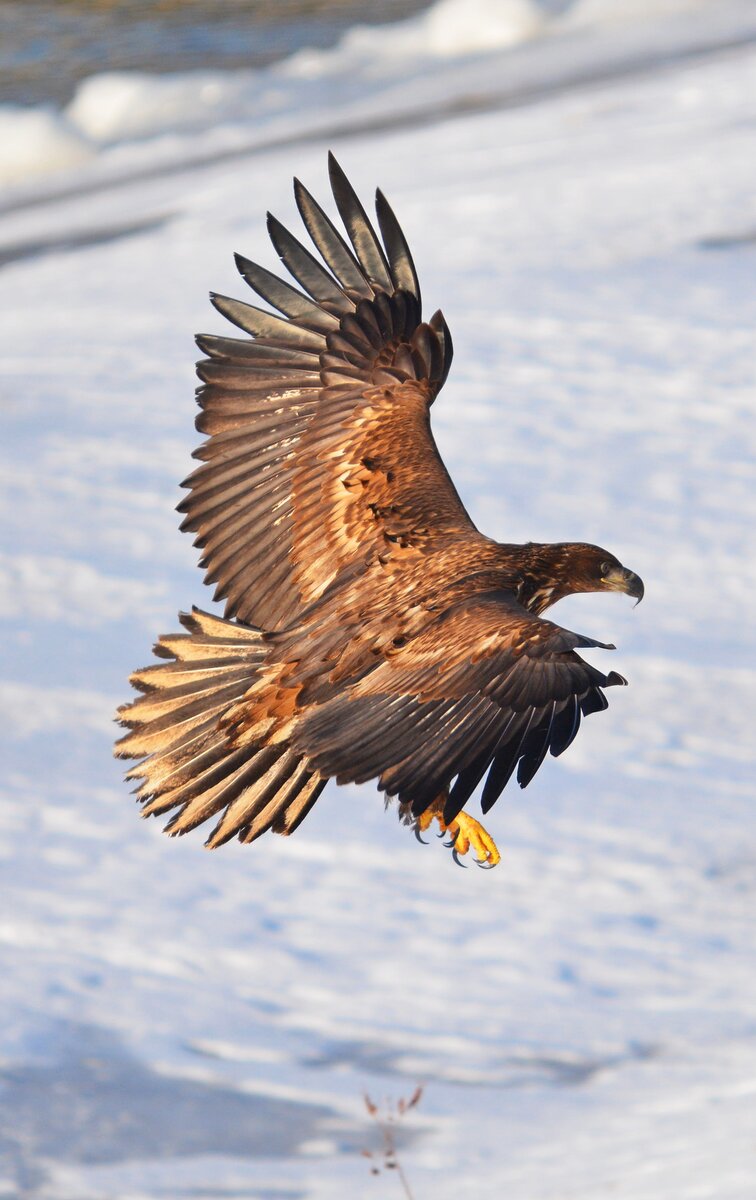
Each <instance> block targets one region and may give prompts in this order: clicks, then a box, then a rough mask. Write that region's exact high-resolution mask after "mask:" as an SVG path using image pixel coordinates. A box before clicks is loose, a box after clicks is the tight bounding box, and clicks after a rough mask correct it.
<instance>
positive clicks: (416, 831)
mask: <svg viewBox="0 0 756 1200" xmlns="http://www.w3.org/2000/svg"><path fill="white" fill-rule="evenodd" d="M412 832H413V833H414V835H415V837H416V838H417V840H418V842H419V843H420V845H421V846H427V845H428V843H427V842H426V840H425V838H421V837H420V830H419V829H418V827H417V825H416V826H415V828H414V829H413V831H412Z"/></svg>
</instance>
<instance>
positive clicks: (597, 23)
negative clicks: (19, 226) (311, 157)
mask: <svg viewBox="0 0 756 1200" xmlns="http://www.w3.org/2000/svg"><path fill="white" fill-rule="evenodd" d="M733 3H735V4H736V5H737V0H727V2H725V3H724V4H722V3H720V4H715V3H714V0H653V2H652V0H638V3H635V0H580V2H578V3H572V4H571V3H569V0H567V2H566V3H564V2H561V3H560V2H555V0H551V2H547V0H541V3H536V2H535V0H437V3H435V4H434V5H432V6H431V7H430V8H429V9H427V10H426V11H425V12H422V13H420V14H418V15H416V16H414V17H411V18H409V19H407V20H404V21H400V22H396V23H394V24H390V25H385V26H380V27H368V26H355V27H353V28H352V29H350V30H348V31H347V32H346V33H345V34H344V36H343V37H342V38H341V40H340V41H339V43H338V44H337V45H336V46H335V47H333V48H332V49H329V50H315V49H304V50H300V51H298V52H297V53H295V54H293V55H292V56H291V57H290V58H288V59H286V60H284V61H282V62H280V63H276V64H274V65H273V66H271V67H268V68H265V69H263V70H257V71H255V70H242V71H192V72H185V73H179V74H174V75H166V76H162V75H150V74H146V73H143V72H138V71H133V72H105V73H101V74H97V75H94V76H92V77H90V78H89V79H85V80H84V81H83V82H82V83H81V84H80V85H79V87H78V89H77V91H76V94H75V95H74V97H73V99H72V101H71V102H70V104H69V105H68V106H67V108H66V109H65V111H64V112H62V113H55V112H53V111H52V110H51V109H49V108H39V109H35V110H21V109H19V108H17V107H15V108H14V107H11V106H6V107H5V108H3V107H0V134H2V136H0V186H3V185H5V186H8V185H15V184H18V183H19V182H22V181H23V180H25V179H30V178H33V177H34V176H40V175H44V174H49V173H52V172H60V171H61V170H66V169H67V170H72V169H76V168H79V167H80V166H81V165H82V164H83V163H85V162H87V161H89V160H90V159H92V157H93V156H94V157H97V159H98V161H101V160H105V161H107V162H108V163H110V162H112V155H113V151H114V150H117V148H118V147H119V146H123V145H124V144H127V145H128V144H130V143H133V142H135V141H140V140H141V141H143V142H144V141H145V140H149V139H152V141H153V143H154V144H153V145H151V146H150V147H149V148H146V147H143V148H142V158H141V159H140V163H141V164H142V165H144V162H145V161H149V162H162V161H165V156H166V155H171V156H172V157H174V158H175V157H176V155H178V156H179V157H181V156H182V155H183V156H184V157H191V156H193V155H196V153H197V151H198V145H197V142H196V137H197V135H198V134H201V135H202V136H203V138H204V139H205V142H203V143H202V145H203V146H206V147H207V148H208V149H209V150H210V152H212V148H213V147H214V148H216V149H217V148H218V147H219V146H222V147H223V148H224V149H228V148H229V146H230V145H234V144H235V145H237V146H238V145H240V144H241V142H242V141H244V142H245V144H249V143H250V142H252V143H253V144H255V145H257V144H260V143H262V142H264V141H266V140H267V141H268V142H270V141H274V140H276V139H282V138H285V137H288V138H291V137H292V136H301V135H303V134H306V133H308V132H309V133H312V132H314V131H322V130H324V129H325V128H326V126H327V125H328V123H330V127H331V128H333V127H334V126H339V127H341V126H342V125H343V123H344V120H345V118H346V119H348V120H352V121H353V122H357V123H359V122H360V121H363V122H364V121H365V120H366V119H373V120H374V119H375V118H376V117H384V118H385V117H386V116H387V115H391V114H396V113H404V112H406V111H407V110H408V109H410V110H411V109H412V108H413V107H414V108H415V109H416V108H418V106H424V107H425V108H426V109H427V108H429V107H432V106H433V105H434V104H435V105H447V106H448V105H449V104H452V103H454V101H455V100H459V101H461V102H463V101H464V100H465V99H466V98H467V97H469V95H470V94H471V93H472V94H475V93H476V91H477V89H481V88H482V89H483V90H484V91H485V92H486V93H491V92H492V91H496V89H497V88H498V89H499V90H501V89H502V88H505V89H506V90H507V92H513V93H517V91H518V89H519V90H523V89H525V90H528V89H529V88H532V84H533V81H534V77H537V78H540V80H541V81H542V82H543V81H545V79H546V77H547V76H548V73H549V72H548V69H547V68H548V67H549V63H548V61H543V62H541V61H539V62H530V61H526V62H523V63H519V64H515V63H514V61H513V59H512V57H511V56H512V52H513V50H515V49H516V48H517V47H518V46H519V47H523V48H526V47H527V45H538V44H541V43H543V44H544V48H545V49H546V48H547V46H548V43H549V42H551V41H552V40H554V39H555V38H556V40H557V41H558V40H559V35H560V34H564V35H566V36H567V37H568V38H570V45H568V46H567V47H566V49H567V51H568V54H567V58H566V59H565V56H564V53H563V54H562V55H561V60H560V61H561V67H560V70H561V71H562V72H564V70H565V64H566V69H567V70H568V72H569V71H570V70H571V71H572V72H573V73H574V72H575V71H576V70H577V72H578V74H580V73H582V74H583V75H585V74H589V75H590V74H591V73H592V72H593V71H595V70H596V68H597V67H598V66H599V64H600V62H601V60H602V56H603V57H606V55H607V54H608V55H609V57H610V58H611V59H615V58H616V57H617V54H618V53H621V51H622V42H623V41H624V42H625V51H626V52H629V51H630V50H631V49H632V43H633V38H631V37H629V34H628V31H629V29H630V28H631V27H632V28H633V29H636V28H640V27H642V26H643V23H644V22H645V23H646V24H648V22H649V21H651V23H652V24H653V21H659V20H663V19H664V17H665V14H666V15H668V14H670V13H671V14H675V13H679V12H680V11H681V10H684V11H685V12H688V11H693V10H694V9H695V10H698V11H700V12H703V11H704V10H706V11H707V12H708V13H710V14H714V13H720V14H721V13H722V11H723V10H725V11H729V9H731V8H732V7H733ZM739 7H740V8H741V9H742V8H743V0H740V5H739ZM652 18H653V20H651V19H652ZM576 25H577V26H583V27H584V28H585V27H590V30H591V33H592V34H595V32H596V30H597V29H598V30H601V29H604V30H608V31H609V36H610V38H611V37H612V36H613V37H614V42H615V44H614V45H613V46H606V45H597V46H596V47H593V48H591V51H590V53H587V52H586V46H585V45H583V46H578V45H575V44H574V34H575V27H576ZM618 26H619V28H620V31H621V33H620V34H619V35H618V34H617V27H618ZM612 30H614V33H613V34H612V32H611V31H612ZM676 36H677V35H676ZM633 37H636V38H637V34H634V35H633ZM157 139H162V141H161V142H159V141H158V140H157ZM109 156H110V157H109ZM128 161H129V163H130V165H132V166H133V165H134V162H135V160H134V155H133V153H132V154H131V155H130V157H129V159H128Z"/></svg>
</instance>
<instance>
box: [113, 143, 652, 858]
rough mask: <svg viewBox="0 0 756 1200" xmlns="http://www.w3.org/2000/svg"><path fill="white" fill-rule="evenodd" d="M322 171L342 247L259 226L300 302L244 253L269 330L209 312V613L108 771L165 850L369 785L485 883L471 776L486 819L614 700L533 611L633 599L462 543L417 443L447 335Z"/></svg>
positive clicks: (552, 556) (167, 655) (447, 487)
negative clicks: (224, 327) (118, 774)
mask: <svg viewBox="0 0 756 1200" xmlns="http://www.w3.org/2000/svg"><path fill="white" fill-rule="evenodd" d="M329 173H330V181H331V187H332V190H333V196H334V200H335V202H336V207H337V209H338V211H339V214H340V216H341V219H342V221H343V223H344V227H345V229H346V234H347V238H348V240H346V239H345V238H344V237H343V236H342V234H341V233H340V232H339V231H338V229H337V228H336V226H335V225H334V224H333V222H332V221H331V219H330V217H328V216H327V215H326V213H325V212H324V211H323V209H322V208H321V207H320V205H319V204H318V203H317V202H316V201H315V200H314V199H313V197H312V196H311V195H310V193H309V192H308V191H307V190H306V188H305V187H303V185H302V184H301V183H300V182H299V181H298V180H295V183H294V192H295V196H296V202H297V206H298V208H299V212H300V214H301V217H302V220H303V222H304V225H305V227H306V229H307V232H308V234H309V235H310V238H311V239H312V242H313V243H314V246H315V249H316V250H317V251H318V253H319V255H320V258H317V257H315V256H314V255H313V253H312V252H311V251H310V250H309V249H307V248H306V247H305V246H303V245H302V243H301V242H299V241H298V240H297V239H296V238H295V237H294V236H293V235H292V234H291V233H290V232H289V231H288V229H286V228H284V226H283V225H282V224H281V223H280V222H279V221H277V220H276V219H275V217H273V216H270V215H269V216H268V230H269V233H270V238H271V241H272V242H273V245H274V247H275V249H276V251H277V252H278V255H279V256H280V258H281V260H282V262H283V263H284V265H285V266H286V268H287V269H288V271H289V273H290V274H291V275H292V276H293V278H294V279H295V280H296V282H297V283H298V284H299V287H294V286H292V284H290V283H287V282H284V281H283V280H281V279H279V278H278V276H276V275H274V274H272V273H271V272H270V271H268V270H266V268H265V267H261V266H258V265H257V264H256V263H253V262H250V261H248V260H247V259H246V258H242V257H240V256H237V259H236V262H237V265H238V268H239V271H240V272H241V275H242V276H243V278H244V279H245V280H246V282H247V283H248V284H249V285H250V287H251V288H252V289H253V291H254V292H256V293H257V295H258V296H260V297H262V299H263V300H264V301H266V302H267V303H268V304H269V305H270V306H272V308H274V309H276V310H277V313H276V314H274V313H272V312H271V311H269V310H268V309H266V308H258V307H256V306H254V305H251V304H245V303H242V302H241V301H239V300H231V299H228V298H227V297H225V296H218V295H213V296H212V302H213V304H214V305H215V307H216V309H218V311H219V312H221V313H222V314H223V315H224V316H225V317H227V318H228V320H229V321H231V322H232V323H233V324H234V325H236V326H238V327H239V328H240V329H241V330H243V332H244V334H245V336H244V337H240V338H231V337H216V336H209V335H202V336H200V337H199V338H198V339H197V342H198V345H199V347H200V349H201V351H202V352H203V354H205V355H206V357H205V358H203V359H202V360H201V361H200V362H199V364H198V367H197V372H198V375H199V377H200V379H201V380H202V386H201V387H200V388H199V392H198V401H199V405H200V408H201V409H202V411H201V413H200V415H199V417H198V418H197V428H198V429H199V430H200V432H201V433H203V434H205V435H206V440H205V441H204V442H203V443H202V445H201V446H200V448H199V449H198V450H197V451H196V452H195V456H196V457H197V458H198V459H200V460H201V462H202V466H200V467H198V468H197V470H195V471H194V472H193V473H192V474H191V475H190V476H189V478H188V479H187V480H186V481H185V485H184V486H186V487H188V489H189V494H188V496H187V497H186V498H185V499H184V500H183V502H182V503H181V505H180V506H179V508H180V511H181V512H184V513H185V514H186V517H185V520H184V522H183V524H182V526H181V528H182V529H186V530H189V531H191V532H192V533H194V534H195V535H196V536H195V543H194V544H195V545H196V546H198V547H199V548H200V549H201V551H202V558H201V566H202V567H203V568H204V569H205V572H206V574H205V580H206V582H208V583H215V584H216V590H215V598H216V599H221V598H223V599H224V600H225V618H224V619H222V618H220V617H216V616H211V615H210V614H208V613H205V612H202V611H200V610H198V609H193V610H192V613H191V615H182V616H181V623H182V625H183V626H184V629H185V630H186V632H185V633H183V634H170V635H168V636H165V637H161V638H160V640H159V641H158V643H157V645H156V646H155V654H156V655H157V656H158V658H160V659H163V660H166V661H164V662H160V663H157V664H155V665H153V666H150V667H147V668H146V669H145V670H142V671H137V672H136V673H135V674H134V675H132V677H131V682H132V684H133V685H134V686H135V687H136V688H137V689H138V690H139V691H140V692H142V693H143V694H142V695H141V696H140V697H139V698H138V699H136V700H134V701H133V702H132V703H130V704H127V705H125V706H124V707H123V708H121V709H120V710H119V713H118V719H119V720H120V721H121V723H122V724H123V725H125V726H127V727H128V729H129V730H130V732H129V733H127V734H126V736H125V737H123V738H122V739H121V740H120V741H119V742H118V744H117V747H116V753H117V754H118V755H119V756H122V757H124V758H134V759H138V760H139V762H138V763H137V764H136V765H135V766H134V767H132V769H131V770H130V771H129V772H128V775H127V778H130V779H138V780H140V781H141V783H140V786H139V787H138V790H137V797H138V799H139V801H140V802H141V803H142V804H143V806H144V807H143V813H144V815H147V814H155V813H167V812H169V811H172V812H173V815H172V817H171V820H170V822H169V823H168V825H167V826H166V829H167V831H168V832H169V833H171V834H179V833H186V832H187V830H189V829H193V828H194V827H195V826H196V825H201V824H202V823H203V822H204V821H208V820H210V819H211V818H216V819H217V823H216V825H215V828H214V829H213V831H212V833H211V834H210V837H209V839H208V843H207V844H208V845H209V846H219V845H221V844H222V843H223V842H225V841H227V840H228V839H229V838H231V837H233V836H234V835H237V836H238V837H239V838H240V840H241V841H243V842H252V841H254V840H255V838H257V837H259V836H260V834H261V833H264V832H265V831H266V830H267V829H272V830H274V832H276V833H282V834H290V833H293V831H294V830H295V829H296V828H297V826H298V825H299V823H300V822H301V821H302V820H303V818H304V817H305V816H306V814H307V813H308V812H309V810H310V809H311V808H312V806H313V804H314V803H315V801H316V800H317V798H318V796H319V795H320V793H321V792H322V791H323V788H324V787H325V785H326V783H327V781H328V780H329V779H331V778H335V779H336V781H337V782H338V783H362V782H364V781H366V780H369V779H376V780H377V781H378V787H379V788H380V789H381V790H382V791H383V792H384V793H385V795H386V796H387V797H396V798H397V800H398V803H399V811H400V814H401V815H402V817H403V818H404V819H405V821H406V823H408V824H411V825H414V828H415V831H416V832H418V830H421V829H425V828H427V827H428V825H429V824H430V823H431V821H432V819H433V818H434V817H436V818H437V819H438V821H439V824H440V827H441V830H442V832H444V831H448V833H449V835H450V839H451V844H452V845H453V846H454V849H455V854H456V853H458V852H459V853H464V852H465V851H466V850H468V849H469V848H470V846H471V845H472V846H473V848H474V850H475V852H476V857H477V859H478V861H480V862H481V863H484V864H485V865H489V866H491V865H494V864H495V863H496V862H497V861H498V859H499V854H498V851H497V850H496V847H495V845H494V843H493V841H492V839H491V838H490V837H489V835H488V834H487V833H486V831H485V830H484V829H482V827H481V826H480V825H479V824H478V822H477V821H475V820H474V819H473V818H472V817H469V816H468V815H467V814H466V813H464V812H463V811H462V809H463V807H464V805H465V804H466V803H467V801H468V800H469V799H470V797H471V796H472V794H473V792H474V790H475V788H476V787H477V786H478V784H479V783H480V782H481V780H482V779H483V778H484V776H485V783H484V786H483V791H482V801H481V807H482V809H483V812H487V811H488V809H490V807H491V805H492V804H493V803H494V802H495V801H496V799H497V798H498V796H499V795H500V794H501V791H502V789H503V788H504V787H505V786H506V784H507V782H508V780H509V779H510V777H511V775H512V773H513V772H514V771H515V770H516V772H517V781H518V783H519V784H520V786H521V787H525V786H526V785H527V784H528V783H529V782H530V780H531V779H532V778H533V776H534V775H535V773H536V771H537V770H538V768H539V767H540V765H541V763H542V762H543V759H544V757H545V755H546V753H547V751H550V752H551V754H553V755H558V754H561V753H562V752H563V751H564V750H566V749H567V747H568V746H569V745H570V743H571V742H572V740H573V738H574V737H575V735H576V733H577V731H578V727H579V725H580V720H581V716H586V715H587V714H589V713H593V712H597V711H599V710H600V709H604V708H606V707H607V701H606V697H605V695H604V689H605V688H607V687H611V686H613V685H614V684H624V683H625V682H626V681H625V680H624V679H623V678H622V677H621V676H620V675H617V674H616V673H615V672H611V673H610V674H609V675H604V674H602V673H601V671H598V670H597V669H596V668H595V667H593V666H591V665H590V664H589V663H587V662H585V661H584V660H583V659H582V658H581V657H580V656H579V655H578V654H577V653H576V649H577V648H579V647H584V646H590V647H594V646H601V647H602V648H603V649H612V648H613V647H610V646H604V645H603V644H602V643H601V642H596V641H593V640H592V639H591V638H587V637H581V636H580V635H579V634H576V633H570V632H569V631H568V630H566V629H562V628H561V627H560V626H559V625H555V624H553V623H552V622H551V621H547V620H544V619H543V617H542V613H543V612H544V611H545V610H546V609H547V608H548V607H549V605H551V604H554V603H555V601H557V600H559V599H560V598H561V597H563V596H567V595H569V594H571V593H573V592H603V591H618V592H625V593H627V594H628V595H630V596H634V597H636V598H637V599H638V600H640V599H641V597H642V596H643V584H642V582H641V580H640V579H639V577H638V576H637V575H635V574H633V572H632V571H629V570H627V569H626V568H625V567H623V566H622V565H621V564H620V563H619V562H618V560H617V559H616V558H615V557H614V555H613V554H610V553H609V552H608V551H606V550H602V549H600V548H599V547H598V546H592V545H587V544H584V543H570V542H560V543H557V544H555V545H543V544H539V543H533V542H529V543H527V544H526V545H522V546H521V545H508V544H502V543H499V542H495V541H492V540H491V538H488V537H486V536H485V535H484V534H482V533H479V532H478V530H477V529H476V528H475V525H474V524H473V522H472V521H471V520H470V517H469V516H468V514H467V512H466V511H465V509H464V506H463V505H462V502H461V500H460V498H459V496H458V495H457V492H456V489H455V487H454V484H453V483H452V481H451V479H450V477H449V475H448V473H447V471H446V468H445V466H444V464H443V462H442V461H441V458H440V456H439V453H438V450H437V449H436V445H435V442H434V440H433V435H432V433H431V428H430V419H429V414H430V407H431V405H432V404H433V401H434V400H435V398H436V396H437V395H438V393H439V391H440V389H441V387H442V385H443V383H444V380H445V379H446V376H447V373H448V371H449V367H450V365H451V359H452V343H451V337H450V336H449V330H448V329H447V326H446V322H445V321H444V318H443V316H442V315H441V313H440V312H436V313H435V314H434V315H433V316H432V317H431V318H430V320H429V321H424V320H423V319H422V315H421V304H420V286H419V284H418V280H417V275H416V272H415V266H414V263H413V261H412V255H411V254H410V251H409V247H408V245H407V242H406V240H405V238H404V234H403V233H402V230H401V228H400V227H399V224H398V222H397V219H396V217H395V216H394V213H393V212H392V210H391V208H390V207H389V204H388V202H387V201H386V199H385V197H384V196H383V194H382V193H381V192H380V191H378V192H377V193H376V212H377V218H378V227H379V229H380V234H381V237H380V238H379V237H378V235H377V233H376V231H375V229H374V228H373V226H372V225H371V223H370V220H369V219H368V217H367V215H366V213H365V211H364V209H363V207H362V205H361V203H360V201H359V199H358V198H357V195H356V194H355V192H354V190H353V188H352V187H351V185H350V183H349V182H348V180H347V178H346V176H345V175H344V173H343V171H342V170H341V168H340V167H339V165H338V164H337V162H336V160H335V159H334V158H333V156H332V155H331V156H329ZM278 314H280V315H278Z"/></svg>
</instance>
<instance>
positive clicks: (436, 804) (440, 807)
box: [416, 796, 501, 867]
mask: <svg viewBox="0 0 756 1200" xmlns="http://www.w3.org/2000/svg"><path fill="white" fill-rule="evenodd" d="M445 802H446V796H439V798H438V799H437V800H434V801H433V803H432V804H431V805H430V806H429V807H428V808H426V810H425V812H423V813H421V814H420V816H419V817H418V818H417V821H416V828H417V830H418V831H419V832H420V833H424V832H425V830H426V829H428V827H429V826H430V824H431V822H432V821H434V820H436V821H438V823H439V826H440V828H441V833H442V834H443V833H448V834H449V835H450V836H451V838H452V843H453V846H454V853H455V855H457V854H467V853H468V852H469V850H470V849H471V848H472V849H473V850H474V852H475V857H476V859H477V861H478V863H479V864H480V865H481V866H485V867H495V866H496V865H497V863H499V862H500V861H501V854H500V853H499V850H498V848H497V846H496V842H495V841H494V840H493V838H492V837H491V835H490V833H489V832H488V831H487V830H486V829H484V828H483V826H482V825H481V823H480V821H476V820H475V817H471V816H470V815H469V814H468V813H466V812H461V813H457V815H456V817H455V818H454V820H453V821H450V823H449V824H448V825H447V824H446V822H445V821H444V804H445Z"/></svg>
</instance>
